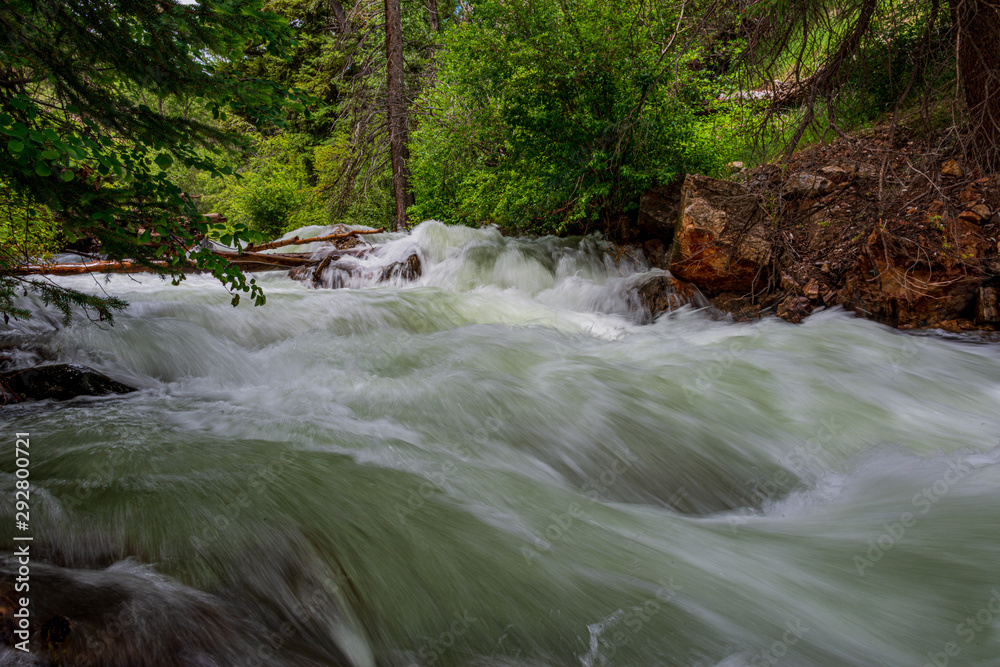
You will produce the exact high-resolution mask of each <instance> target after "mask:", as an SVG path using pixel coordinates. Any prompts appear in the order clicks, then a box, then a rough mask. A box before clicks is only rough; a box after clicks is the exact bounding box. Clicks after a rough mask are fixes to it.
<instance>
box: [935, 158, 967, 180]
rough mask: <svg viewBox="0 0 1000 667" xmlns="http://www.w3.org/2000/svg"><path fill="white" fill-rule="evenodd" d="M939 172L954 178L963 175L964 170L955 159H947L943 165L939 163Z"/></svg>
mask: <svg viewBox="0 0 1000 667" xmlns="http://www.w3.org/2000/svg"><path fill="white" fill-rule="evenodd" d="M941 173H942V174H944V175H945V176H954V177H955V178H961V177H962V176H964V175H965V170H964V169H962V165H960V164H959V163H958V162H957V161H955V160H948V161H947V162H945V163H944V164H943V165H941Z"/></svg>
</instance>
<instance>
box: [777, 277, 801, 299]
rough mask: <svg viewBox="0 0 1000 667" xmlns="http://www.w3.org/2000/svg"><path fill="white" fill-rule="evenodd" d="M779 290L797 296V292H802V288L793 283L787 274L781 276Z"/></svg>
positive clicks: (793, 279) (793, 280)
mask: <svg viewBox="0 0 1000 667" xmlns="http://www.w3.org/2000/svg"><path fill="white" fill-rule="evenodd" d="M781 289H783V290H785V291H786V292H789V293H791V294H798V293H799V292H801V291H802V288H801V287H800V286H799V284H798V283H797V282H795V278H792V277H791V276H790V275H788V274H787V273H782V274H781Z"/></svg>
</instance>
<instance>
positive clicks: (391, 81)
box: [385, 0, 437, 231]
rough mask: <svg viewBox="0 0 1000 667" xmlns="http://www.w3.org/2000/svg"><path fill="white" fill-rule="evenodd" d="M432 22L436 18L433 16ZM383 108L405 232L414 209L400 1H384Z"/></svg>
mask: <svg viewBox="0 0 1000 667" xmlns="http://www.w3.org/2000/svg"><path fill="white" fill-rule="evenodd" d="M434 18H435V20H436V19H437V14H436V13H435V14H434ZM385 51H386V62H387V63H388V65H387V67H386V108H387V117H388V124H389V155H390V157H391V159H392V189H393V195H394V196H395V199H396V221H395V226H396V230H397V231H401V230H405V229H406V227H407V224H406V209H407V208H409V207H410V206H412V205H413V195H412V194H411V193H410V172H409V169H408V168H407V160H409V157H410V155H409V148H408V147H407V143H408V139H407V122H408V121H407V112H406V82H405V80H404V78H403V18H402V13H401V11H400V6H399V0H385Z"/></svg>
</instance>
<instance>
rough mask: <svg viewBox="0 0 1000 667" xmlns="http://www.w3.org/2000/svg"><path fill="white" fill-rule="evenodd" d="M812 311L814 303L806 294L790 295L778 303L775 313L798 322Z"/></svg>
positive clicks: (795, 322) (794, 322)
mask: <svg viewBox="0 0 1000 667" xmlns="http://www.w3.org/2000/svg"><path fill="white" fill-rule="evenodd" d="M811 312H812V304H811V303H809V299H807V298H805V297H804V296H790V297H788V298H786V299H785V300H784V301H782V302H781V303H779V304H778V308H777V309H776V310H775V313H776V314H777V316H778V317H780V318H782V319H784V320H788V321H789V322H792V323H793V324H798V323H799V322H801V321H802V318H803V317H805V316H806V315H808V314H809V313H811Z"/></svg>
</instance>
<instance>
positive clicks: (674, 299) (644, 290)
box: [632, 273, 709, 319]
mask: <svg viewBox="0 0 1000 667" xmlns="http://www.w3.org/2000/svg"><path fill="white" fill-rule="evenodd" d="M632 293H633V294H634V295H635V296H636V297H637V298H638V301H639V304H640V305H641V306H642V308H643V310H645V311H648V313H649V315H650V316H651V317H652V318H654V319H655V318H656V317H657V316H658V315H662V314H663V313H668V312H670V311H673V310H677V309H678V308H683V307H684V306H693V307H695V308H705V307H706V306H708V305H709V304H708V299H706V298H705V296H704V295H703V294H702V293H701V292H700V291H699V290H698V288H697V287H695V286H694V285H692V284H691V283H686V282H684V281H683V280H678V279H677V278H675V277H673V276H672V275H670V274H669V273H664V274H662V275H658V276H653V277H652V278H649V279H648V280H646V281H644V282H643V283H641V284H640V285H638V286H636V287H633V288H632Z"/></svg>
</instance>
